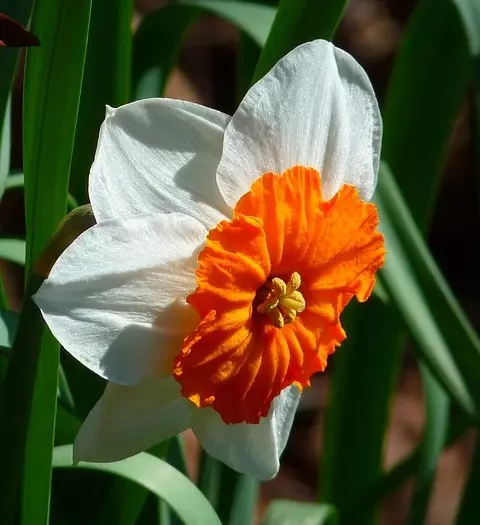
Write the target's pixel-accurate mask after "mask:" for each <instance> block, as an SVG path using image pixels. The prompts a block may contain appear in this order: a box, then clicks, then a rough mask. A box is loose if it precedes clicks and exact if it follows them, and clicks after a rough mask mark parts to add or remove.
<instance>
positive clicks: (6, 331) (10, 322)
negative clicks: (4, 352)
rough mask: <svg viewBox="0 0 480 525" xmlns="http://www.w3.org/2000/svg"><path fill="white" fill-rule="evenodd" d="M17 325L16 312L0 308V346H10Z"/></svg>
mask: <svg viewBox="0 0 480 525" xmlns="http://www.w3.org/2000/svg"><path fill="white" fill-rule="evenodd" d="M17 327H18V314H17V313H16V312H11V311H9V310H0V346H3V347H4V348H11V347H12V344H13V341H14V339H15V334H16V333H17Z"/></svg>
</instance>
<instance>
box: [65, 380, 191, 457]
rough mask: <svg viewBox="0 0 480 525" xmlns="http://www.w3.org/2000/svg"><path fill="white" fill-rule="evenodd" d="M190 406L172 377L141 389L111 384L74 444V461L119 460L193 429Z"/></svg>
mask: <svg viewBox="0 0 480 525" xmlns="http://www.w3.org/2000/svg"><path fill="white" fill-rule="evenodd" d="M190 415H191V409H190V403H189V401H187V400H186V399H185V398H183V397H181V396H180V388H179V385H178V383H177V382H176V381H175V380H174V379H171V378H168V379H150V380H147V381H145V382H143V383H142V384H140V385H139V386H135V387H128V386H121V385H116V384H115V383H108V385H107V388H106V389H105V392H104V394H103V396H102V397H101V398H100V401H99V402H98V403H97V404H96V405H95V406H94V408H93V410H92V411H91V412H90V414H89V415H88V416H87V419H86V420H85V422H84V423H83V426H82V428H81V429H80V432H79V433H78V436H77V438H76V440H75V444H74V451H73V456H74V461H75V462H77V461H97V462H107V461H119V460H121V459H125V458H127V457H129V456H133V455H134V454H137V453H139V452H143V451H144V450H147V449H148V448H150V447H152V446H153V445H156V444H157V443H160V442H161V441H164V440H165V439H168V438H170V437H172V436H175V435H177V434H178V433H180V432H182V431H183V430H185V429H187V428H188V427H189V426H190Z"/></svg>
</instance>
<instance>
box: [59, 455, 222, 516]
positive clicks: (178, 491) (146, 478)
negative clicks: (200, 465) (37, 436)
mask: <svg viewBox="0 0 480 525" xmlns="http://www.w3.org/2000/svg"><path fill="white" fill-rule="evenodd" d="M53 466H54V467H55V468H72V469H90V470H97V471H102V472H109V473H112V474H115V475H117V476H121V477H123V478H125V479H128V480H130V481H133V482H135V483H138V484H139V485H141V486H143V487H144V488H146V489H148V490H150V491H151V492H153V493H154V494H155V495H156V496H158V497H159V498H162V499H164V500H165V501H167V502H168V504H169V505H170V506H171V507H172V508H173V509H174V510H175V512H176V513H177V514H178V515H179V516H180V517H181V518H182V520H183V521H184V522H185V523H186V524H187V525H221V522H220V520H219V519H218V516H217V515H216V514H215V512H214V510H213V509H212V507H211V506H210V505H209V503H208V501H207V500H206V499H205V497H204V496H203V494H202V493H201V492H200V491H199V490H198V489H197V488H196V487H195V485H194V484H193V483H192V482H191V481H190V480H189V479H188V478H186V477H185V476H184V475H183V474H181V473H180V472H178V471H177V470H176V469H175V468H173V467H172V466H170V465H169V464H168V463H165V462H164V461H162V460H160V459H158V458H156V457H155V456H152V455H150V454H147V453H145V452H143V453H141V454H138V455H136V456H134V457H131V458H129V459H126V460H124V461H118V462H116V463H87V462H82V463H79V464H77V465H72V447H71V446H70V445H65V446H62V447H56V448H55V449H54V451H53Z"/></svg>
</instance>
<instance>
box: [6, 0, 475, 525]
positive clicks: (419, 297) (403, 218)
mask: <svg viewBox="0 0 480 525" xmlns="http://www.w3.org/2000/svg"><path fill="white" fill-rule="evenodd" d="M276 4H277V2H274V1H266V0H264V1H262V0H257V1H250V2H244V1H241V0H219V1H215V0H178V1H175V2H170V3H168V5H166V6H165V7H162V8H160V9H158V10H157V11H154V12H152V13H150V14H147V15H146V16H145V17H143V19H142V20H141V22H140V24H139V26H138V27H137V28H136V29H135V30H133V28H132V14H133V0H121V1H117V2H114V3H111V4H110V3H108V2H105V1H102V0H85V1H82V2H65V1H63V0H36V1H35V6H34V8H33V10H32V5H33V2H32V1H31V0H29V1H27V0H0V12H4V13H6V14H8V15H10V16H12V17H13V18H15V19H17V20H18V21H19V22H20V23H21V24H23V25H27V26H28V24H29V18H30V13H31V12H32V17H31V25H30V28H31V30H32V32H33V33H34V34H35V35H37V36H38V37H39V39H40V42H41V46H40V47H39V48H32V49H29V50H28V52H27V59H26V69H25V85H24V93H23V96H24V115H23V133H24V137H23V148H24V151H23V172H24V174H23V173H11V171H12V166H11V145H12V140H11V139H12V137H11V136H12V133H13V129H14V126H12V122H13V121H12V120H11V116H10V102H9V101H10V100H11V98H12V94H11V86H12V80H13V78H14V73H15V69H16V65H17V59H18V56H19V55H18V50H15V49H5V48H3V47H2V48H0V70H1V72H2V74H1V76H0V130H1V135H0V196H1V195H3V194H4V192H5V191H10V190H12V189H15V188H17V189H23V190H24V196H25V214H26V240H25V241H24V240H23V239H21V238H17V237H15V236H14V235H10V234H8V232H2V237H1V238H0V259H3V260H4V261H8V262H14V263H17V264H19V265H24V266H25V272H26V273H25V275H26V283H27V287H26V292H25V298H24V301H23V305H22V310H21V312H20V314H16V313H14V312H11V311H9V310H8V306H7V304H8V301H7V299H6V297H5V294H4V290H3V286H2V282H1V281H0V306H1V309H0V387H1V390H0V522H1V524H2V525H16V524H17V523H18V524H20V525H31V524H35V525H47V524H48V523H57V522H58V523H65V524H67V523H68V524H70V523H72V524H76V523H84V522H88V523H101V524H102V525H110V524H111V525H147V524H148V525H153V524H161V525H177V524H179V523H186V524H203V523H205V524H208V525H215V524H220V523H223V524H225V525H226V524H229V525H248V524H249V523H252V522H253V521H254V519H255V513H256V508H257V505H256V504H257V501H258V493H259V483H258V482H257V481H255V480H253V479H251V478H249V477H248V476H245V475H241V474H238V473H236V472H234V471H232V470H230V469H229V468H228V467H226V466H225V465H223V464H222V463H220V462H218V461H217V460H214V459H212V458H211V457H209V456H208V455H207V454H206V453H204V452H203V453H202V455H201V461H200V465H199V474H198V483H197V486H195V485H194V484H193V483H192V481H190V480H189V479H188V474H187V471H188V469H187V466H186V460H185V455H184V451H183V447H182V442H181V440H179V439H178V438H174V439H172V440H169V441H167V442H164V443H161V444H159V445H157V446H156V447H154V448H153V449H151V450H150V451H149V452H148V453H142V454H139V455H138V456H135V457H133V458H130V459H127V460H124V461H120V462H116V463H110V464H94V463H80V464H78V465H72V445H71V443H72V442H73V441H74V439H75V436H76V434H77V432H78V430H79V428H80V426H81V424H82V420H83V419H84V418H85V417H86V415H87V413H88V412H89V410H90V409H91V408H92V407H93V405H94V404H95V402H96V401H97V400H98V398H99V396H100V395H101V393H102V390H103V387H104V384H105V383H104V381H103V380H102V379H100V378H99V377H97V376H95V375H94V374H92V373H91V372H90V371H88V370H87V369H86V368H85V367H83V366H81V365H80V364H79V363H78V362H76V361H75V360H74V359H73V358H72V357H71V356H69V355H68V354H66V353H65V354H63V355H62V360H61V365H62V366H59V354H60V349H59V346H58V343H57V342H56V341H55V340H54V338H53V336H52V335H51V334H50V333H49V332H48V331H47V329H46V328H45V327H44V325H43V322H42V318H41V315H40V312H39V311H38V309H37V308H36V307H35V305H34V304H33V301H32V299H31V295H32V294H33V293H34V292H35V290H36V289H37V288H38V286H39V284H40V282H41V279H40V278H39V276H38V275H36V274H35V271H34V270H35V267H36V268H37V270H38V268H40V266H38V265H37V266H35V263H36V261H38V258H39V257H40V256H41V254H42V253H43V252H44V250H45V248H46V246H47V245H48V244H49V242H50V241H51V239H52V236H53V235H54V233H55V231H56V228H57V226H58V224H59V222H60V221H61V219H62V218H63V216H64V214H65V212H66V210H67V209H72V208H76V207H77V206H78V203H80V204H83V203H84V202H86V200H87V191H86V189H87V180H88V172H89V167H90V165H91V162H92V159H93V157H94V153H95V147H96V142H97V137H98V131H99V127H100V125H101V122H102V120H103V117H104V111H105V104H109V105H112V106H118V105H121V104H124V103H126V102H129V101H132V100H138V99H140V98H145V97H151V96H161V95H163V93H164V91H165V86H166V82H167V79H168V77H169V74H170V72H171V71H172V69H173V68H174V67H175V66H176V64H177V61H178V56H179V52H180V50H181V47H182V45H183V43H184V41H185V37H186V35H187V34H188V31H189V30H190V28H191V27H192V26H193V25H194V24H195V23H196V22H197V21H198V20H199V19H200V18H201V17H204V16H216V17H219V18H221V19H223V20H224V21H227V22H228V23H230V24H232V25H233V26H235V27H236V28H237V29H238V42H237V44H236V50H237V63H236V82H235V88H236V97H237V100H241V98H242V96H243V95H244V93H245V92H246V90H247V89H248V86H249V85H251V83H252V82H253V81H255V80H258V79H259V78H260V77H261V76H262V75H264V74H265V73H266V72H267V71H268V70H269V69H270V67H271V66H272V65H273V64H274V63H275V62H276V61H277V60H278V59H279V58H281V57H282V56H284V55H285V54H286V53H287V52H289V51H290V50H291V49H292V48H294V47H295V46H296V45H298V44H300V43H302V42H305V41H308V40H312V39H314V38H325V39H329V40H330V39H332V38H333V36H334V34H335V30H336V28H337V26H338V24H339V22H340V20H341V17H342V14H343V11H344V9H345V8H346V6H347V4H348V2H347V1H346V0H328V1H322V2H319V1H318V0H280V1H279V2H278V8H277V7H276ZM417 4H418V5H417V6H416V7H415V9H414V11H413V14H412V16H411V17H410V19H409V20H408V23H407V25H406V27H405V31H404V33H403V35H402V38H401V43H400V48H399V50H398V52H397V53H396V55H395V58H394V67H393V72H392V74H391V77H390V81H389V85H388V90H387V93H386V97H385V101H384V104H383V118H384V128H385V132H384V141H383V153H382V156H383V163H382V165H381V170H380V174H379V183H378V188H377V192H376V195H375V202H376V204H377V206H378V209H379V213H380V223H381V230H382V232H383V234H384V235H385V240H386V247H387V250H388V256H387V261H386V264H385V267H384V269H383V270H382V271H381V272H380V273H379V276H378V282H377V287H376V294H375V295H374V297H372V298H371V299H370V300H369V302H368V303H366V304H363V305H356V304H354V305H351V306H349V308H348V310H347V311H346V312H345V315H344V318H343V319H342V321H343V323H344V326H345V328H346V331H347V333H348V339H347V341H346V342H345V343H344V344H343V345H342V348H341V349H339V350H338V352H337V353H336V355H335V356H332V358H331V360H330V364H329V370H331V372H330V373H331V388H330V392H329V406H328V410H327V422H326V431H325V436H324V437H325V445H324V449H323V457H324V462H323V465H319V479H320V487H319V489H320V490H319V495H318V499H319V500H321V503H320V502H317V503H300V502H294V501H288V500H277V501H274V502H271V503H270V504H269V506H268V508H267V510H266V512H265V514H264V516H263V520H262V523H263V524H264V525H287V524H305V525H307V524H309V525H321V524H327V525H328V524H334V523H339V524H340V525H342V524H345V525H347V524H350V523H355V525H374V524H375V522H376V520H377V507H378V504H379V502H380V501H381V500H382V499H383V498H385V497H387V496H388V495H389V494H390V493H391V492H392V491H394V490H396V489H397V488H398V487H399V486H400V485H401V484H402V483H404V482H405V480H407V479H408V478H410V477H413V476H414V477H415V482H414V490H413V496H412V498H411V501H410V506H409V519H408V523H409V524H410V525H417V524H421V523H424V522H425V520H426V510H427V508H428V505H429V502H430V499H431V492H432V484H433V480H434V476H435V473H436V469H437V464H438V460H439V457H440V455H441V454H442V452H443V450H444V448H445V447H446V446H448V445H449V444H451V443H453V442H454V441H455V440H456V439H458V438H459V436H461V435H462V434H463V433H464V432H465V430H466V429H467V428H470V427H472V426H477V427H478V423H479V415H480V382H479V381H478V376H479V371H480V340H479V338H478V335H477V333H476V331H475V329H474V327H472V326H471V324H470V322H469V320H468V319H467V317H466V315H465V313H464V312H463V310H462V308H461V306H460V305H459V303H458V301H457V299H456V297H455V295H454V293H453V291H452V290H451V289H450V286H449V284H448V282H447V281H446V279H445V278H444V276H443V275H442V273H441V271H440V269H439V267H438V266H437V264H436V262H435V260H434V258H433V257H432V255H431V253H430V251H429V248H428V246H427V243H426V241H425V239H424V237H425V236H426V232H428V225H429V222H430V219H431V217H432V214H433V211H434V210H435V205H436V195H437V191H438V187H439V184H440V180H441V174H442V170H443V166H444V162H445V159H446V155H447V149H448V141H449V137H450V135H451V132H452V127H453V124H454V122H455V119H456V117H457V115H458V113H459V109H460V106H461V103H462V101H463V100H464V99H465V97H466V95H467V93H468V89H469V87H470V85H471V81H472V79H473V80H474V81H475V83H476V85H475V96H476V103H477V107H476V111H477V123H476V127H477V142H478V153H479V154H480V133H478V116H479V115H480V110H479V108H480V95H479V93H480V4H479V3H478V1H476V0H420V1H419V2H418V3H417ZM0 38H1V37H0ZM472 73H473V74H472ZM233 84H234V83H233V82H232V85H233ZM479 158H480V156H479ZM15 167H16V168H20V169H22V168H21V167H20V166H15ZM69 189H70V192H71V194H70V193H69ZM77 212H78V213H79V214H81V213H83V208H82V209H80V210H77V211H76V213H77ZM88 212H89V214H90V216H92V213H91V210H88ZM90 218H91V217H90ZM90 225H91V222H90V223H88V225H87V226H90ZM45 275H46V273H45ZM408 339H411V341H412V342H413V346H414V350H415V358H416V360H417V361H418V363H419V368H420V372H421V379H422V386H423V397H424V406H425V414H426V421H425V427H424V432H423V437H422V441H421V443H420V444H419V446H418V447H417V448H416V449H415V450H414V451H413V452H412V453H411V454H410V455H409V456H408V457H407V458H406V459H405V460H404V461H402V462H401V463H399V464H398V465H396V466H395V467H394V468H393V469H391V470H390V471H388V472H384V471H383V469H382V459H383V458H382V456H383V450H384V439H385V431H386V428H387V423H388V418H389V410H390V407H391V404H392V398H393V396H394V390H395V389H394V387H395V382H396V378H397V376H398V374H399V371H400V363H401V360H402V355H403V349H404V347H405V342H406V341H407V340H408ZM54 443H55V445H56V446H55V447H54V446H53V445H54ZM52 453H53V459H52ZM52 461H53V463H52ZM52 468H53V469H54V473H55V475H54V487H56V486H57V485H58V484H59V483H60V484H61V485H62V488H63V492H61V495H62V497H61V498H60V492H58V493H56V492H55V490H54V492H53V493H52V495H51V494H50V485H51V476H52ZM479 480H480V445H479V444H478V440H477V445H476V452H475V456H474V459H473V462H472V465H471V472H470V477H469V479H468V481H467V482H466V484H465V487H464V494H463V499H462V502H461V505H460V507H459V511H458V516H457V521H456V523H457V525H468V524H470V523H472V524H473V523H476V520H477V518H478V512H479V503H478V497H477V492H478V490H477V489H478V483H479ZM79 495H80V496H81V497H79ZM51 497H53V503H52V502H51V501H50V499H51ZM95 497H96V498H97V499H95ZM90 501H92V502H94V503H92V505H89V504H88V502H90ZM51 503H52V505H51V506H52V509H53V514H52V516H51V517H50V516H49V509H50V504H51Z"/></svg>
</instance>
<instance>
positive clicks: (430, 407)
mask: <svg viewBox="0 0 480 525" xmlns="http://www.w3.org/2000/svg"><path fill="white" fill-rule="evenodd" d="M420 373H421V376H422V385H423V393H424V398H425V402H426V403H425V404H426V420H425V429H424V436H423V439H422V444H421V446H420V461H419V466H418V470H417V473H416V480H415V489H414V493H413V497H412V503H411V506H410V513H409V518H408V523H409V525H423V524H424V523H425V520H426V517H427V516H426V514H427V510H428V503H429V500H430V494H431V492H432V488H433V482H434V478H435V472H436V470H437V463H438V460H439V457H440V454H441V453H442V450H443V447H444V444H445V440H446V437H447V431H448V415H449V408H450V402H449V398H448V397H447V395H446V394H445V392H444V390H443V388H442V387H441V386H440V385H439V383H438V382H437V380H436V379H435V378H434V377H433V375H432V374H431V372H430V370H429V369H428V368H427V367H426V366H425V365H424V364H422V363H421V364H420Z"/></svg>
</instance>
